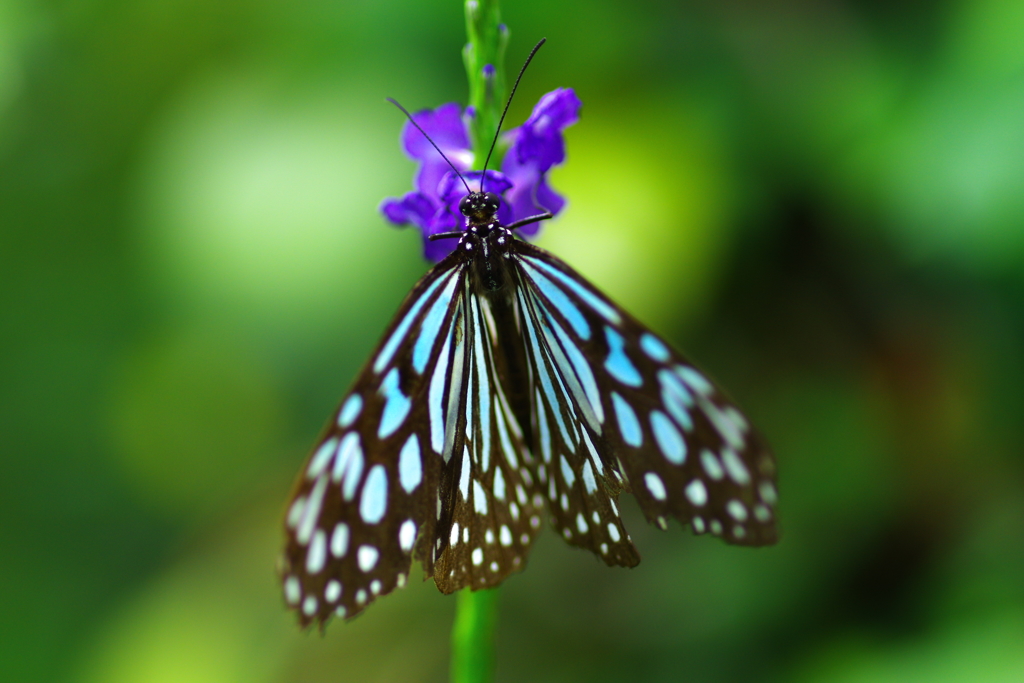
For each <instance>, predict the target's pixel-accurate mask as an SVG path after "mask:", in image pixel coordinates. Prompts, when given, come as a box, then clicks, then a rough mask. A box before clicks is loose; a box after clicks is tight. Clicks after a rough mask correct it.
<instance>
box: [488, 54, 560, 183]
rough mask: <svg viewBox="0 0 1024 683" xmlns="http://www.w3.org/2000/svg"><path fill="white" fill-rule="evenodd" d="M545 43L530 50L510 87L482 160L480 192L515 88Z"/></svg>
mask: <svg viewBox="0 0 1024 683" xmlns="http://www.w3.org/2000/svg"><path fill="white" fill-rule="evenodd" d="M546 41H547V38H541V39H540V42H539V43H537V44H536V45H534V46H533V49H532V50H530V56H529V57H527V58H526V62H525V63H524V64H523V68H522V69H520V70H519V75H518V76H516V83H515V85H513V86H512V92H510V93H509V94H508V101H507V102H505V110H504V111H503V112H501V118H500V119H498V129H497V130H496V131H494V140H492V141H491V148H490V149H489V150H488V151H487V159H485V160H484V168H483V170H482V171H481V172H480V191H481V192H483V191H484V178H485V177H487V164H488V162H490V160H491V154H493V153H494V146H495V145H496V144H498V134H499V133H501V124H503V123H504V122H505V114H507V113H508V107H509V105H510V104H512V98H513V97H515V94H516V88H518V87H519V81H521V80H522V78H523V73H525V72H526V67H528V66H530V61H531V60H532V59H533V56H534V55H535V54H537V50H539V49H540V46H541V45H543V44H544V43H545V42H546Z"/></svg>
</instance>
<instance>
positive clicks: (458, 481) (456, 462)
mask: <svg viewBox="0 0 1024 683" xmlns="http://www.w3.org/2000/svg"><path fill="white" fill-rule="evenodd" d="M463 302H464V304H463V309H464V313H465V317H464V319H465V320H466V325H465V327H464V328H463V333H464V344H463V345H462V347H461V348H462V353H463V359H462V368H463V369H462V371H461V373H460V374H461V381H462V385H463V386H462V391H461V395H462V397H463V398H462V400H461V401H460V408H459V409H458V414H457V416H456V417H457V420H456V433H455V434H454V438H453V444H454V446H453V453H452V457H451V459H450V462H448V463H447V465H446V466H445V468H444V472H443V474H442V483H441V487H440V489H439V491H438V496H439V498H438V506H437V512H438V515H439V517H440V519H439V523H438V535H437V537H436V539H435V540H434V543H435V546H436V550H437V559H436V564H435V566H434V571H433V573H434V581H435V583H436V584H437V587H438V588H439V589H440V590H441V591H442V592H444V593H451V592H454V591H455V590H458V589H460V588H463V587H465V586H471V587H473V588H487V587H491V586H496V585H498V584H499V583H501V581H503V580H504V579H505V578H506V577H507V576H508V575H509V574H510V573H512V572H515V571H519V570H521V569H522V568H524V567H525V564H526V557H527V554H528V553H529V550H530V547H531V546H532V544H533V540H534V538H535V537H536V535H537V533H538V532H539V531H540V511H541V509H542V501H541V500H540V499H539V498H538V497H537V495H536V492H535V490H534V488H535V485H534V480H533V475H532V473H531V467H532V465H533V460H532V456H531V454H530V452H529V449H528V448H527V447H526V445H525V441H524V434H523V431H522V428H521V426H520V423H519V420H518V419H517V418H516V416H515V414H514V412H513V410H512V409H511V406H510V403H509V400H508V397H507V391H506V388H505V386H506V385H507V384H508V382H509V378H508V377H507V376H506V375H505V374H504V373H503V372H500V371H499V368H500V367H502V363H501V360H502V359H503V355H504V353H503V349H502V348H500V347H499V344H502V345H503V346H507V345H509V344H514V343H515V341H516V340H515V338H514V337H513V338H511V339H499V337H498V334H497V330H496V325H495V321H494V316H493V314H492V312H491V307H490V303H489V302H488V300H487V299H486V298H484V297H480V296H477V295H476V294H473V293H471V292H468V291H467V293H466V295H465V296H464V298H463ZM507 350H508V349H504V351H507Z"/></svg>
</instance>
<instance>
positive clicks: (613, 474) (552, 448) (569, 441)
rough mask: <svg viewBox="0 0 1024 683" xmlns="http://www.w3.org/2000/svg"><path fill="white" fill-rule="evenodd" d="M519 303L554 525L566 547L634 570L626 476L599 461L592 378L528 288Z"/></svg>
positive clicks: (608, 461) (540, 473)
mask: <svg viewBox="0 0 1024 683" xmlns="http://www.w3.org/2000/svg"><path fill="white" fill-rule="evenodd" d="M517 301H518V303H519V310H520V311H521V316H520V318H521V320H522V326H523V336H524V337H525V340H526V346H527V349H528V358H529V360H530V364H529V368H530V385H531V386H532V388H533V393H532V398H533V401H532V422H533V425H534V433H535V435H536V436H535V438H536V440H537V442H538V446H537V449H538V452H539V454H540V456H539V457H540V462H539V463H538V465H537V478H538V480H539V481H540V484H541V486H542V488H543V490H544V492H545V495H546V497H547V501H548V507H549V510H550V512H551V517H552V524H553V525H554V526H555V528H556V529H557V530H558V532H559V533H560V534H561V535H562V537H563V538H564V539H565V540H566V541H567V542H568V543H570V544H572V545H577V546H580V547H583V548H586V549H588V550H591V551H593V552H594V553H595V554H597V555H598V557H600V558H601V559H602V560H604V561H605V562H606V563H607V564H609V565H621V566H626V567H632V566H635V565H636V564H637V563H638V562H639V561H640V556H639V554H638V553H637V551H636V548H635V547H634V546H633V543H632V541H631V540H630V538H629V534H628V533H626V530H625V527H624V525H623V522H622V519H621V518H620V517H619V511H618V506H617V505H616V502H615V501H616V499H617V498H618V495H619V492H620V491H621V490H622V481H623V479H622V475H621V473H620V472H619V471H618V469H617V464H616V462H615V460H614V458H610V457H601V454H600V453H599V452H598V450H597V448H596V447H595V442H598V443H599V441H598V439H599V435H600V430H601V420H600V419H599V417H600V416H599V415H598V414H595V413H594V411H593V410H591V407H592V404H591V403H589V402H588V398H587V387H588V386H589V385H590V383H591V382H592V378H591V377H590V376H588V375H587V372H588V369H587V367H586V362H585V359H582V358H581V357H579V356H578V355H577V354H578V351H577V347H575V346H573V347H570V348H569V349H568V353H567V350H566V348H563V347H562V345H561V344H560V343H559V340H558V339H559V337H560V336H563V335H564V331H563V330H562V329H561V325H560V323H559V322H558V321H556V320H554V319H553V318H551V317H550V316H549V315H547V314H546V313H545V312H543V309H542V306H541V305H540V304H539V302H538V301H537V297H536V295H535V294H534V292H532V291H531V290H530V288H529V287H522V286H521V287H519V289H518V292H517ZM563 303H564V302H563ZM570 357H572V358H574V359H576V360H577V363H576V364H575V365H574V364H573V363H572V361H570V360H568V359H569V358H570Z"/></svg>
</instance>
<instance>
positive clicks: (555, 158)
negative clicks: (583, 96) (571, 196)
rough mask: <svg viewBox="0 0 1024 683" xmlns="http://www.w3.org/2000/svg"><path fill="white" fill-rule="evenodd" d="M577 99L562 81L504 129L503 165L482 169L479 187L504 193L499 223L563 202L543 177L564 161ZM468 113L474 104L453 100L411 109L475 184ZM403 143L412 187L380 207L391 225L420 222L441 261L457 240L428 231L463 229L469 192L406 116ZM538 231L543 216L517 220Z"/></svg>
mask: <svg viewBox="0 0 1024 683" xmlns="http://www.w3.org/2000/svg"><path fill="white" fill-rule="evenodd" d="M580 105H581V103H580V100H579V98H578V97H576V93H574V92H573V91H572V89H570V88H559V89H558V90H554V91H552V92H549V93H548V94H546V95H544V96H543V97H542V98H540V102H538V103H537V106H535V107H534V108H533V113H532V114H531V115H530V118H528V119H527V120H526V123H524V124H523V125H522V126H520V127H519V128H513V129H512V130H510V131H508V132H507V133H505V134H504V135H503V136H502V138H503V142H504V143H505V144H507V145H509V147H508V151H507V152H506V153H505V159H504V161H503V162H502V164H501V171H500V172H499V171H494V170H488V171H487V177H486V179H485V182H484V189H485V190H487V191H489V192H494V193H497V194H501V195H502V196H503V198H504V201H503V202H502V206H501V210H499V212H498V218H499V219H500V220H501V222H502V223H503V224H506V225H507V224H509V223H512V222H514V221H517V220H519V219H521V218H526V217H528V216H534V215H537V214H539V213H543V212H544V211H545V210H547V211H550V212H551V213H553V214H556V215H557V214H558V212H559V211H561V210H562V209H563V208H564V207H565V199H564V198H563V197H562V196H561V195H559V194H557V193H556V192H555V191H554V190H552V189H551V186H550V185H548V183H547V173H548V171H550V170H551V167H552V166H555V165H556V164H560V163H562V162H563V161H565V141H564V140H563V139H562V131H563V130H564V129H565V128H567V127H568V126H571V125H572V124H574V123H576V121H577V120H578V119H579V110H580ZM467 116H472V112H470V111H467V112H466V114H465V115H463V114H462V113H461V112H460V111H459V106H458V105H457V104H455V103H450V104H445V105H442V106H440V107H438V108H437V109H435V110H433V111H431V110H429V109H428V110H424V111H421V112H417V113H416V114H413V118H414V119H415V120H416V123H418V124H419V125H420V126H421V127H422V128H423V130H425V131H426V132H427V134H428V135H429V136H430V137H431V138H432V139H433V140H434V142H435V143H437V146H438V147H440V148H441V150H442V151H443V152H444V153H445V155H446V156H447V157H448V158H449V159H451V162H452V164H454V165H455V167H456V168H457V169H459V172H460V173H462V175H463V176H464V177H465V179H466V182H467V183H469V186H470V187H471V188H473V189H476V188H477V187H479V184H480V172H479V171H469V169H470V167H471V166H472V164H473V162H474V159H473V153H472V151H471V150H470V147H469V132H468V130H467ZM402 147H403V148H404V149H405V151H406V153H407V154H408V155H409V156H410V157H412V158H413V159H414V160H416V161H418V162H419V164H420V167H419V169H418V170H417V172H416V178H415V183H414V184H415V188H416V189H415V191H413V192H410V193H408V194H406V195H405V196H404V197H402V198H401V199H397V198H388V199H385V200H384V202H383V203H381V206H380V210H381V212H382V213H383V214H384V217H385V218H387V219H388V221H390V222H391V223H394V224H395V225H408V224H412V225H415V226H417V227H418V228H419V229H420V230H421V231H422V232H423V240H424V255H425V256H426V257H427V259H429V260H431V261H440V260H441V259H442V258H444V257H445V256H447V255H448V253H449V252H450V251H451V250H452V249H453V248H454V247H455V244H456V241H455V240H454V239H445V240H438V241H436V242H430V241H427V237H428V236H429V235H436V234H438V233H442V232H451V231H453V230H464V229H465V227H466V225H465V219H464V217H463V216H462V214H460V213H459V201H460V200H461V199H462V198H463V197H464V196H465V195H466V187H465V186H464V185H463V184H462V181H461V180H459V178H458V176H456V175H455V174H454V173H452V171H451V168H450V167H449V166H448V164H447V163H446V162H445V160H444V159H442V158H441V156H440V155H439V154H438V153H437V150H435V149H434V148H433V147H431V145H430V143H429V142H427V140H426V138H424V137H423V135H422V134H421V133H420V132H419V131H418V130H416V127H415V126H413V125H412V124H411V123H406V124H405V128H404V129H403V130H402ZM539 231H540V224H539V223H532V224H530V225H526V226H524V227H522V228H520V229H519V230H518V233H519V235H520V236H522V237H532V236H534V235H536V234H537V233H538V232H539Z"/></svg>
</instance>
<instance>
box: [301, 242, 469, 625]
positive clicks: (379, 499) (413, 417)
mask: <svg viewBox="0 0 1024 683" xmlns="http://www.w3.org/2000/svg"><path fill="white" fill-rule="evenodd" d="M465 282H466V265H465V264H464V263H463V262H462V261H461V260H460V259H458V258H456V257H455V256H450V257H449V258H447V259H445V260H444V261H442V262H441V263H439V264H438V265H437V266H435V267H434V268H433V269H432V270H431V271H430V272H428V273H427V275H425V276H424V277H423V279H422V280H421V281H420V282H419V283H418V284H417V285H416V287H415V288H413V291H412V292H411V293H410V294H409V296H408V297H407V298H406V300H405V302H404V303H403V304H402V306H401V308H400V309H399V312H398V314H397V316H396V317H395V319H394V321H393V322H392V324H391V326H390V328H389V329H388V331H387V332H386V333H385V335H384V338H383V340H382V342H381V344H380V345H379V346H378V348H377V350H376V351H375V352H374V354H373V355H372V356H371V357H370V360H369V361H368V362H367V364H366V366H365V367H364V368H363V370H362V372H361V373H360V375H359V377H358V379H357V380H356V382H355V385H354V387H353V389H352V391H351V392H350V393H349V395H348V396H347V397H346V398H345V399H344V400H343V401H342V403H341V405H340V406H339V408H338V410H337V411H336V413H335V415H334V416H333V418H332V419H331V420H330V422H329V423H328V424H327V426H326V427H325V429H324V433H323V435H322V436H321V438H320V440H319V442H318V444H317V446H316V448H315V449H314V450H313V453H312V454H311V455H310V458H309V460H308V461H307V464H306V465H305V466H304V467H303V469H302V471H301V473H300V475H299V480H298V481H297V483H296V485H295V490H294V493H293V495H292V498H291V503H290V505H289V508H288V512H287V515H286V522H285V531H286V535H287V543H286V547H285V551H284V555H283V558H282V567H281V573H282V578H283V584H284V594H285V600H286V602H287V603H288V604H289V605H290V606H291V607H293V608H295V609H297V610H298V611H299V615H300V621H301V622H302V624H303V625H307V624H309V623H311V622H313V621H317V622H320V623H321V624H322V623H323V622H324V621H326V620H327V619H328V618H329V617H331V616H332V615H335V614H337V615H340V616H347V617H352V616H354V615H356V614H358V613H359V612H361V611H362V610H363V609H365V608H366V606H367V605H368V604H369V603H371V602H372V601H373V600H374V599H375V598H376V597H377V596H378V595H384V594H386V593H389V592H390V591H392V590H394V589H395V588H396V587H401V586H402V585H404V584H405V581H406V579H407V577H408V575H409V568H410V564H411V561H412V556H413V553H415V554H416V555H417V557H420V558H421V559H424V560H426V561H428V562H429V561H430V560H431V559H432V555H431V552H430V551H431V547H430V543H431V542H432V540H433V538H434V536H435V534H436V527H437V523H438V516H437V515H436V514H435V505H436V502H435V499H436V495H435V491H437V490H438V487H439V484H440V482H441V479H442V474H443V469H444V463H445V459H444V457H443V455H442V452H443V450H444V447H445V445H448V446H449V447H452V446H454V444H453V443H451V442H448V443H447V444H446V438H447V437H446V425H447V422H446V420H447V417H448V413H449V411H448V410H447V409H448V407H449V406H450V405H451V403H450V402H449V401H447V400H444V399H446V398H447V397H448V395H449V394H450V393H451V392H452V391H454V392H456V393H458V392H460V391H462V387H461V381H460V379H459V377H458V376H455V377H454V379H453V378H452V375H453V374H456V373H455V372H453V365H454V364H455V361H456V359H457V356H458V353H457V350H456V346H457V343H456V341H457V339H459V338H460V334H461V333H460V331H459V326H460V325H462V321H461V319H460V312H461V310H462V297H463V296H464V293H465ZM453 387H454V389H453ZM442 404H443V408H444V410H440V411H439V406H441V405H442ZM417 539H418V540H417Z"/></svg>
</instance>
